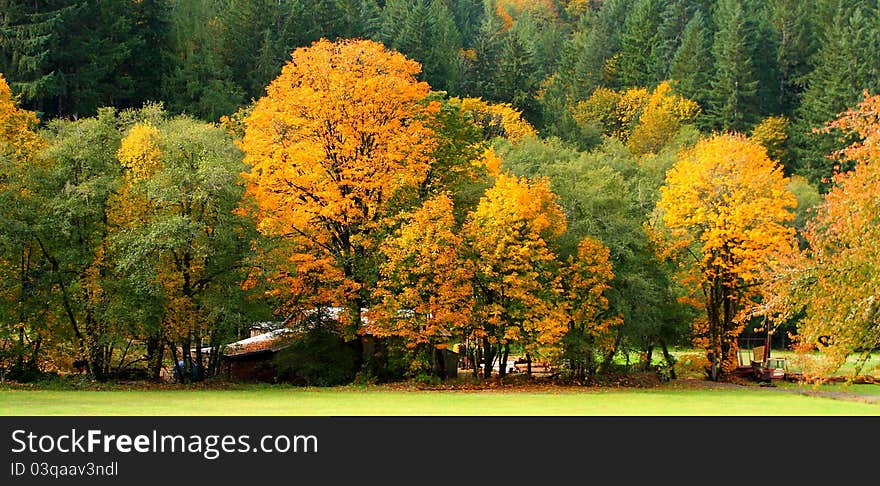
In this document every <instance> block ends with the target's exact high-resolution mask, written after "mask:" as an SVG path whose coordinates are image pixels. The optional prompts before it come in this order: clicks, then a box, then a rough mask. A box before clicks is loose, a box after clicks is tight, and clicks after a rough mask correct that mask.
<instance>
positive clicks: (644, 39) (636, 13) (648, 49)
mask: <svg viewBox="0 0 880 486" xmlns="http://www.w3.org/2000/svg"><path fill="white" fill-rule="evenodd" d="M662 13H663V2H661V1H660V0H638V1H637V2H636V4H635V5H634V6H633V9H632V11H631V12H630V13H629V15H627V17H626V22H625V23H624V26H623V27H624V29H623V32H622V33H621V34H620V58H619V61H618V63H617V66H618V72H617V76H618V79H619V83H620V85H622V86H625V87H632V86H648V87H650V86H654V85H655V84H657V83H658V82H659V81H660V79H657V77H656V75H657V69H656V66H657V65H658V64H659V60H658V56H659V52H658V50H659V48H660V42H661V38H660V32H659V29H660V24H661V21H662V17H661V15H662Z"/></svg>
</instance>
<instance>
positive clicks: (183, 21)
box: [162, 0, 245, 120]
mask: <svg viewBox="0 0 880 486" xmlns="http://www.w3.org/2000/svg"><path fill="white" fill-rule="evenodd" d="M217 8H218V6H217V5H215V4H214V2H210V1H208V0H196V1H183V0H176V1H175V2H174V3H173V4H172V6H171V12H170V18H171V25H170V44H171V49H170V50H171V53H170V56H171V69H170V70H169V73H168V74H167V75H166V76H165V78H164V80H163V83H162V90H163V92H164V93H165V98H166V101H167V103H168V109H169V110H170V111H172V112H175V113H184V112H186V113H189V114H192V115H195V116H198V117H201V118H205V119H209V120H218V119H219V118H220V117H221V116H223V115H230V114H232V113H233V112H234V111H235V110H236V109H237V108H238V107H240V106H241V105H242V104H244V102H245V93H244V89H243V88H242V87H241V86H239V85H238V84H236V83H235V81H234V80H233V76H232V72H231V70H230V68H229V66H228V65H227V64H226V63H225V62H224V60H223V57H222V56H221V55H220V42H221V40H222V37H221V36H220V24H219V22H218V20H217V13H218V12H217Z"/></svg>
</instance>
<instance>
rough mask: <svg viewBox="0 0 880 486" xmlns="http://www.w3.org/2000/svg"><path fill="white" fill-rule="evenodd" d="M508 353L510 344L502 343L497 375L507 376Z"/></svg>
mask: <svg viewBox="0 0 880 486" xmlns="http://www.w3.org/2000/svg"><path fill="white" fill-rule="evenodd" d="M509 355H510V344H509V343H504V348H503V350H502V351H501V356H499V358H498V376H500V377H501V378H504V377H505V376H507V357H508V356H509Z"/></svg>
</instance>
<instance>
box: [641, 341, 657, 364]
mask: <svg viewBox="0 0 880 486" xmlns="http://www.w3.org/2000/svg"><path fill="white" fill-rule="evenodd" d="M653 359H654V341H650V342H649V343H648V348H647V349H645V361H644V362H643V363H642V371H648V370H650V369H651V361H653Z"/></svg>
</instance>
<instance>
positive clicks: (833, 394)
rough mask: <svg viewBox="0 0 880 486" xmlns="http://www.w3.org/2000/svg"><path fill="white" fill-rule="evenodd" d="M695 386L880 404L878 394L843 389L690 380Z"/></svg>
mask: <svg viewBox="0 0 880 486" xmlns="http://www.w3.org/2000/svg"><path fill="white" fill-rule="evenodd" d="M692 384H693V385H695V386H696V387H710V388H711V387H717V388H738V389H741V388H748V387H751V388H758V389H761V390H766V391H768V392H780V393H791V394H795V395H804V396H810V397H820V398H830V399H832V400H847V401H852V402H861V403H869V404H872V405H880V395H866V394H862V393H851V392H845V391H830V390H813V389H797V388H788V387H778V386H757V385H739V384H736V383H714V382H711V381H700V380H694V382H692Z"/></svg>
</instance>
